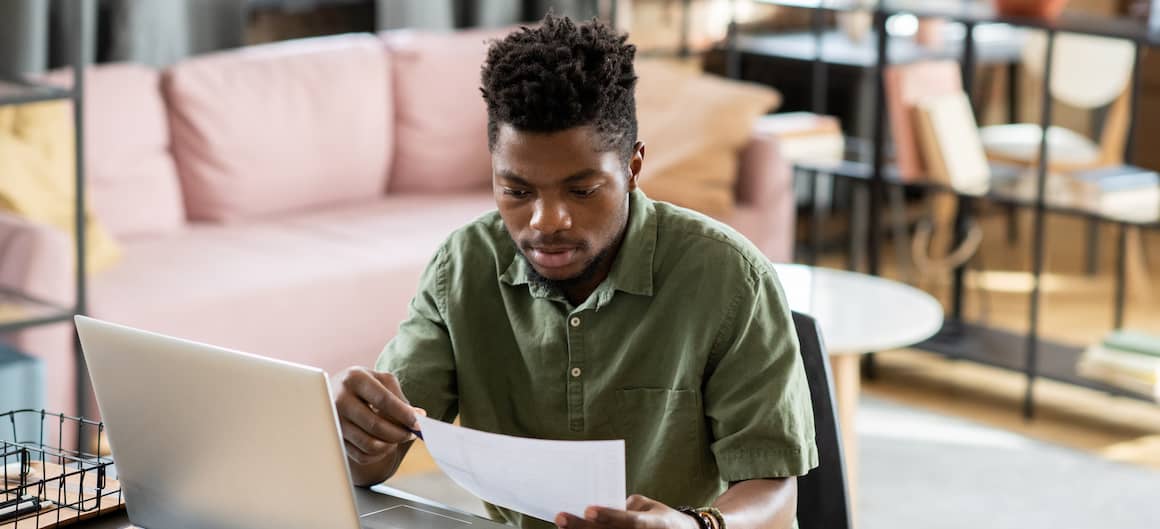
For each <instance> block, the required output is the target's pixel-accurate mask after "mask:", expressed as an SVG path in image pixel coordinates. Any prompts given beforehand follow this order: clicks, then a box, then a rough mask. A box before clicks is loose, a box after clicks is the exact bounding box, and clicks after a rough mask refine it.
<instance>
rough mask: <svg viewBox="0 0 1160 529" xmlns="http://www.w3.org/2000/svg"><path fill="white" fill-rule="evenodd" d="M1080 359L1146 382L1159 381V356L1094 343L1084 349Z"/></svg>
mask: <svg viewBox="0 0 1160 529" xmlns="http://www.w3.org/2000/svg"><path fill="white" fill-rule="evenodd" d="M1081 360H1082V361H1084V362H1087V363H1089V364H1091V365H1099V366H1100V367H1102V368H1105V369H1108V370H1111V371H1115V372H1117V373H1118V374H1120V375H1122V376H1124V377H1129V378H1132V379H1135V380H1139V381H1140V382H1143V383H1146V384H1156V383H1158V382H1160V356H1149V355H1145V354H1140V353H1134V352H1131V351H1123V350H1119V349H1114V348H1110V347H1106V346H1103V345H1100V344H1094V345H1092V346H1090V347H1088V348H1087V349H1086V350H1084V352H1083V354H1082V355H1081Z"/></svg>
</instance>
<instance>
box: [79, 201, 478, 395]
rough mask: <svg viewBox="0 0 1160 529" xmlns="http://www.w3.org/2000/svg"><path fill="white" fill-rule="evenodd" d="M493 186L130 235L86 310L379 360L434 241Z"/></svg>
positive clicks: (291, 354) (301, 352)
mask: <svg viewBox="0 0 1160 529" xmlns="http://www.w3.org/2000/svg"><path fill="white" fill-rule="evenodd" d="M494 208H495V200H494V198H493V197H492V196H491V194H490V193H478V194H472V195H466V196H463V195H444V196H438V197H434V196H432V197H423V196H407V197H402V198H389V197H388V198H387V199H385V200H382V199H381V200H379V201H377V202H375V203H369V204H365V205H358V206H350V207H346V208H343V209H336V210H330V211H318V212H313V213H310V214H307V215H302V216H297V217H293V218H290V217H288V218H285V219H273V220H267V221H260V222H251V223H242V224H234V225H230V226H222V225H219V224H209V223H200V224H191V225H190V228H189V229H188V230H185V231H183V232H181V233H179V234H175V235H174V236H172V237H166V238H156V239H147V240H140V241H134V242H132V243H131V244H127V245H126V247H125V257H124V259H123V261H122V263H121V265H120V266H117V267H116V268H114V269H111V270H109V271H108V272H107V273H105V274H102V275H100V276H99V277H96V278H94V280H93V281H92V283H91V285H90V290H89V291H90V313H91V314H92V315H94V316H95V317H98V318H104V319H109V320H112V321H116V322H121V323H125V324H128V325H134V326H140V327H142V328H145V329H149V330H154V331H158V332H163V333H168V334H173V335H176V336H181V337H185V338H189V339H193V340H199V341H204V342H208V343H212V344H215V345H220V346H224V347H230V348H234V349H239V350H243V351H248V352H252V353H257V354H262V355H267V356H272V357H275V358H280V359H284V360H289V361H294V362H300V363H305V364H309V365H314V366H318V367H322V368H324V369H326V370H328V371H330V372H331V373H334V372H336V371H337V370H339V369H343V368H345V367H348V366H350V365H364V366H370V365H373V363H374V361H375V358H376V357H377V355H378V353H379V351H380V350H381V349H382V347H383V346H384V345H386V343H387V340H388V339H390V338H391V337H392V336H393V335H394V333H395V331H396V329H397V327H398V324H399V323H400V322H401V321H402V320H403V318H404V317H405V315H406V311H407V306H408V301H409V300H410V299H411V297H412V296H414V294H415V291H416V288H417V287H418V284H419V274H420V273H421V272H422V270H423V269H424V268H425V267H426V265H427V263H428V262H429V261H430V259H431V257H432V256H433V255H434V253H435V250H436V249H437V248H438V246H439V244H440V243H441V242H442V241H443V240H444V239H445V238H446V237H447V236H448V235H450V234H451V232H452V231H454V230H455V229H456V228H458V227H460V226H462V225H464V224H466V223H468V222H470V221H471V220H473V219H475V218H476V217H478V216H479V215H481V214H483V213H485V212H486V211H488V210H491V209H494Z"/></svg>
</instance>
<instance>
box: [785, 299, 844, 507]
mask: <svg viewBox="0 0 1160 529" xmlns="http://www.w3.org/2000/svg"><path fill="white" fill-rule="evenodd" d="M793 324H794V326H795V327H796V328H797V337H798V342H799V344H800V346H801V353H802V363H803V364H805V370H806V380H807V381H808V382H809V386H810V401H811V402H812V403H813V408H814V439H815V442H816V443H817V446H818V467H817V468H815V469H813V470H812V471H810V473H809V474H806V475H805V476H802V477H799V478H798V480H797V487H798V502H797V519H798V527H799V529H850V505H849V498H848V497H847V494H846V490H847V489H846V462H845V458H844V457H843V455H842V454H843V452H842V438H841V432H840V430H839V426H838V417H837V415H836V414H835V410H834V397H833V395H834V387H833V375H831V374H830V360H829V357H828V356H826V350H825V346H824V345H823V342H822V335H821V332H819V331H818V325H817V322H815V321H814V319H813V318H811V317H810V316H806V315H805V314H799V313H797V312H794V313H793Z"/></svg>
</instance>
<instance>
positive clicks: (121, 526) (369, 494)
mask: <svg viewBox="0 0 1160 529" xmlns="http://www.w3.org/2000/svg"><path fill="white" fill-rule="evenodd" d="M384 494H391V495H394V496H397V497H400V498H404V499H407V500H410V501H413V502H417V503H425V504H428V505H431V506H433V507H437V508H440V509H445V510H448V511H453V512H455V513H459V514H462V515H463V516H464V517H465V519H468V518H479V517H478V516H475V515H473V514H468V513H464V512H461V511H459V510H458V509H454V508H452V507H448V506H446V505H442V504H440V503H437V502H434V501H431V500H428V499H426V498H421V497H418V496H415V495H413V494H410V493H407V492H403V491H401V490H398V489H393V488H390V487H386V486H383V485H378V486H376V487H374V488H373V489H364V488H355V489H354V500H355V503H356V504H357V505H358V512H360V513H368V512H371V511H375V510H378V505H379V504H380V503H381V499H383V498H385V496H384ZM69 527H75V528H77V529H126V528H130V527H134V526H132V525H130V524H129V516H128V515H127V514H126V513H125V511H120V512H118V513H116V514H112V515H108V516H103V517H101V518H97V519H93V520H89V521H86V522H81V523H78V524H75V525H70V526H69Z"/></svg>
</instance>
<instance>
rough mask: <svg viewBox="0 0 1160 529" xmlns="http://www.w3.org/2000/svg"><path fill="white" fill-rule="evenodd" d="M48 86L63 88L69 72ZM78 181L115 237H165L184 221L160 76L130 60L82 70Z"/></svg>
mask: <svg viewBox="0 0 1160 529" xmlns="http://www.w3.org/2000/svg"><path fill="white" fill-rule="evenodd" d="M47 77H48V81H49V82H55V83H58V84H62V85H66V86H70V85H71V84H72V72H71V70H58V71H55V72H53V73H51V74H49V75H48V76H47ZM84 120H85V121H84V126H85V133H84V140H85V182H86V183H87V184H88V187H87V188H86V189H85V191H86V199H87V200H88V204H89V206H90V207H91V208H92V211H93V214H94V215H95V216H96V218H97V219H99V220H100V221H101V222H102V223H103V224H104V225H105V226H106V227H107V228H108V229H109V232H110V233H112V234H113V235H114V236H115V237H117V238H128V237H137V236H147V235H156V234H162V233H168V232H171V231H174V230H177V229H180V228H181V226H182V225H183V224H184V223H185V206H184V205H183V204H182V199H181V187H180V184H179V183H178V181H177V168H176V166H175V165H174V163H173V157H172V156H171V155H170V152H169V122H168V119H167V118H166V114H165V101H164V100H163V99H162V97H161V74H160V72H158V71H157V70H154V69H152V68H149V67H147V66H142V65H139V64H131V63H112V64H103V65H99V66H93V67H91V68H89V69H88V70H86V72H85V114H84Z"/></svg>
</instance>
